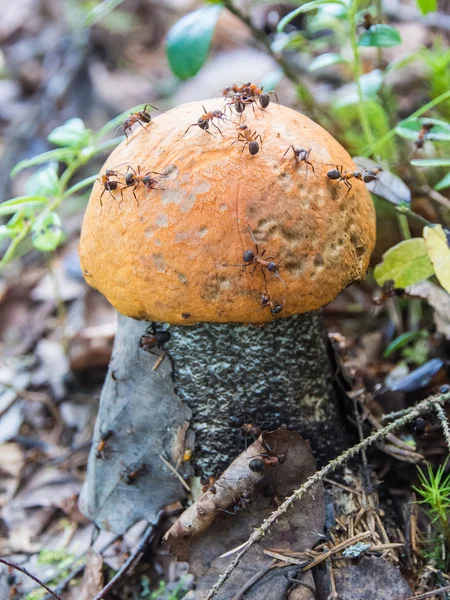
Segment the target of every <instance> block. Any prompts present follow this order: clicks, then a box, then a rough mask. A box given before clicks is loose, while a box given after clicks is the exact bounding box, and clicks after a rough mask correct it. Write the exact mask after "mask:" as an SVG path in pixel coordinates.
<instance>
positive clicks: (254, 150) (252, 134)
mask: <svg viewBox="0 0 450 600" xmlns="http://www.w3.org/2000/svg"><path fill="white" fill-rule="evenodd" d="M238 129H239V130H240V131H239V133H238V137H237V140H234V142H233V143H232V144H231V146H232V145H233V144H235V143H236V142H244V145H243V146H242V150H241V153H240V154H239V158H240V157H241V156H242V153H243V152H244V150H245V148H246V146H248V151H249V152H250V154H251V155H252V156H254V155H255V154H258V152H259V143H258V141H257V140H258V139H259V140H260V142H261V146H262V137H261V134H259V133H258V134H257V133H256V131H251V129H249V128H248V126H247V125H240V126H239V127H238Z"/></svg>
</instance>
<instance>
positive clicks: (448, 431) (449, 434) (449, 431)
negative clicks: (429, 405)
mask: <svg viewBox="0 0 450 600" xmlns="http://www.w3.org/2000/svg"><path fill="white" fill-rule="evenodd" d="M434 410H435V411H436V414H437V416H438V417H439V421H440V422H441V425H442V431H443V432H444V437H445V441H446V443H447V448H448V451H449V452H450V426H449V423H448V419H447V415H446V414H445V410H444V409H443V408H442V406H441V405H440V404H436V405H435V407H434Z"/></svg>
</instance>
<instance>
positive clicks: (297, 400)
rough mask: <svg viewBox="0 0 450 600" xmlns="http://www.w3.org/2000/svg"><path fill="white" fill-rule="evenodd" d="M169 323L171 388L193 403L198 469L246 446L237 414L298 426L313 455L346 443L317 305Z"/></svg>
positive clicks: (210, 471)
mask: <svg viewBox="0 0 450 600" xmlns="http://www.w3.org/2000/svg"><path fill="white" fill-rule="evenodd" d="M167 329H168V330H169V331H170V334H171V339H170V342H169V344H168V345H167V349H168V351H169V352H170V356H171V357H172V359H173V364H174V384H175V392H176V394H177V395H178V396H179V397H180V399H181V400H182V401H184V402H185V403H186V404H187V405H188V406H189V408H190V409H191V410H192V420H191V427H192V429H193V430H194V432H195V466H196V468H197V469H201V471H202V472H203V474H205V475H208V476H209V475H214V474H215V473H216V471H217V470H218V469H219V470H221V469H223V468H225V467H226V466H228V464H229V462H230V461H231V460H232V459H234V458H235V457H236V455H237V454H238V453H239V452H240V451H242V450H243V449H244V448H245V444H246V434H245V433H244V431H243V430H242V428H241V427H239V424H240V422H242V420H244V421H245V423H246V424H249V423H252V424H253V425H255V426H258V427H261V428H262V429H276V428H277V427H280V426H286V427H288V428H289V429H293V430H295V431H298V432H299V433H300V434H301V435H302V436H303V437H305V439H308V440H310V442H311V446H312V448H313V451H314V453H315V456H316V457H317V458H318V460H319V462H322V461H324V460H328V459H330V458H331V457H334V456H335V455H336V453H338V451H339V450H338V447H340V448H342V447H344V446H345V441H346V440H345V438H346V436H345V432H344V426H343V424H342V420H341V418H340V415H339V407H338V403H337V398H336V395H335V393H334V391H333V385H332V383H333V382H332V369H331V364H330V358H329V354H328V348H327V338H326V332H325V329H324V326H323V319H322V314H321V311H315V312H312V313H308V314H304V315H296V316H294V317H290V318H287V319H278V320H276V321H273V322H272V323H269V324H268V325H265V326H264V327H254V326H251V325H249V326H245V325H239V324H221V323H201V324H198V325H195V326H193V327H182V326H170V327H167ZM248 441H249V442H250V441H253V438H252V437H251V435H249V436H248ZM277 450H278V451H279V452H280V453H281V452H282V451H284V450H285V449H281V448H280V449H275V452H276V451H277Z"/></svg>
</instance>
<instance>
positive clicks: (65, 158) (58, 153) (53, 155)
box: [11, 148, 77, 179]
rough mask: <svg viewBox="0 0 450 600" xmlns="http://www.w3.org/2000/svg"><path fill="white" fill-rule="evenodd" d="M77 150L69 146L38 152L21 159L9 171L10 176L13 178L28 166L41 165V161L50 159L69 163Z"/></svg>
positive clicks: (44, 161)
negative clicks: (31, 156) (30, 156)
mask: <svg viewBox="0 0 450 600" xmlns="http://www.w3.org/2000/svg"><path fill="white" fill-rule="evenodd" d="M76 154H77V151H76V150H72V149H71V148H58V149H56V150H50V151H49V152H44V153H43V154H38V155H37V156H34V157H33V158H26V159H25V160H21V161H20V162H19V163H17V165H16V166H15V167H14V168H13V170H12V171H11V177H12V178H13V179H14V177H16V176H17V175H18V174H19V173H20V172H21V171H23V170H24V169H27V168H28V167H34V165H41V164H42V163H46V162H50V161H52V160H57V161H60V162H63V163H66V164H68V163H70V162H71V161H72V160H73V159H74V158H75V156H76Z"/></svg>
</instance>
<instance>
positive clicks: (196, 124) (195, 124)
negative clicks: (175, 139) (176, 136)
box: [181, 123, 198, 139]
mask: <svg viewBox="0 0 450 600" xmlns="http://www.w3.org/2000/svg"><path fill="white" fill-rule="evenodd" d="M191 127H198V123H192V125H189V127H188V128H187V129H186V131H185V132H184V133H183V135H182V136H181V139H183V138H184V136H185V135H186V134H187V132H188V131H189V129H190V128H191Z"/></svg>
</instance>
